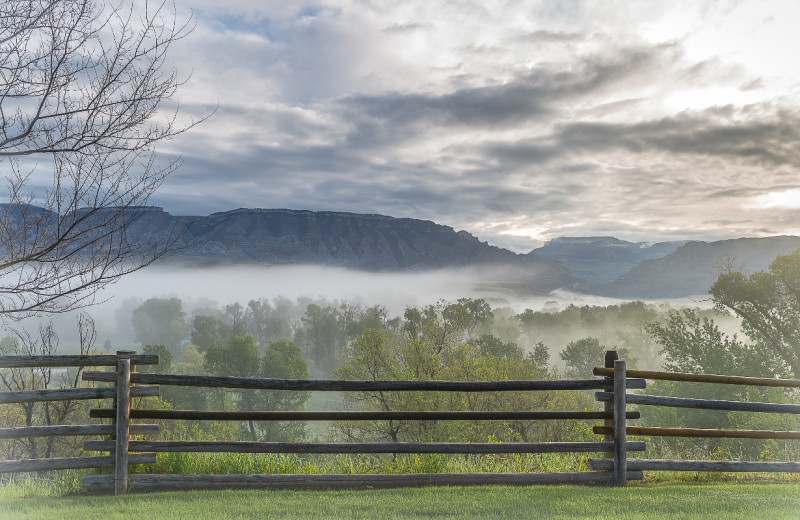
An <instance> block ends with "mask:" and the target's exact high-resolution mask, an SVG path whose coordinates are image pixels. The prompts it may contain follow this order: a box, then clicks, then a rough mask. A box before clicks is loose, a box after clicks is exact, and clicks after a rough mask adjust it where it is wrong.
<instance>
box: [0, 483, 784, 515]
mask: <svg viewBox="0 0 800 520" xmlns="http://www.w3.org/2000/svg"><path fill="white" fill-rule="evenodd" d="M0 517H1V518H3V519H9V520H10V519H40V518H41V519H52V518H58V519H64V520H67V519H81V520H91V519H100V520H114V519H117V518H119V519H123V518H124V519H126V520H127V519H130V518H136V519H137V520H143V519H149V518H165V519H191V520H199V519H201V518H202V519H205V518H222V519H238V518H281V519H295V518H297V519H300V518H303V519H306V518H347V519H362V518H380V519H388V518H405V519H415V518H442V519H445V518H566V519H577V518H592V519H614V520H617V519H623V520H624V519H646V520H658V519H673V518H681V519H693V518H722V519H725V520H735V519H739V518H758V519H797V518H798V517H800V484H796V483H795V484H787V483H768V482H714V483H686V482H668V483H649V484H637V485H631V486H629V487H626V488H607V487H578V486H530V487H508V486H487V487H474V488H464V487H435V488H409V489H392V490H365V491H204V492H203V491H187V492H172V493H152V494H142V495H127V496H122V497H106V496H69V497H62V498H41V497H38V498H13V499H12V498H3V499H2V500H0Z"/></svg>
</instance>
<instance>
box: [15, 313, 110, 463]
mask: <svg viewBox="0 0 800 520" xmlns="http://www.w3.org/2000/svg"><path fill="white" fill-rule="evenodd" d="M76 326H77V328H78V338H79V347H80V354H81V355H87V354H92V353H94V352H95V343H96V341H97V329H96V326H95V322H94V319H93V318H92V317H91V316H89V315H88V314H86V313H83V312H82V313H80V314H78V315H77V316H76ZM11 332H12V333H13V335H12V336H7V337H6V338H4V339H3V340H2V342H1V343H0V355H23V356H52V355H54V354H56V353H57V351H58V344H59V338H58V335H57V334H56V332H55V330H54V328H53V324H52V323H47V324H42V325H40V326H39V329H38V332H37V334H35V335H32V334H30V333H29V332H28V331H26V330H24V329H13V330H12V331H11ZM82 371H83V367H77V368H76V369H68V370H58V369H53V368H52V367H32V368H8V369H3V370H0V390H2V391H8V392H15V391H24V390H46V389H52V388H78V387H79V386H80V383H81V372H82ZM83 404H84V402H83V401H73V400H63V401H45V402H23V403H16V404H15V405H14V406H15V407H17V409H18V411H19V412H20V413H21V415H20V417H19V418H18V419H17V420H16V421H14V420H11V419H8V423H9V424H6V423H5V420H3V419H0V424H2V425H3V426H12V425H16V426H26V427H30V426H49V425H54V424H65V422H66V421H67V419H68V418H70V417H72V418H73V419H74V416H75V415H76V414H77V415H80V414H83V415H86V414H88V411H87V410H82V409H81V407H82V405H83ZM84 419H85V418H84ZM15 423H19V424H15ZM80 442H81V440H80V439H74V438H69V437H65V438H56V437H52V436H50V437H45V438H38V437H27V438H24V439H18V440H16V441H15V442H13V443H11V444H10V445H8V446H6V447H5V449H4V450H3V453H4V455H5V456H10V457H11V458H21V457H28V458H39V457H45V458H48V457H53V456H56V455H59V456H61V455H70V454H72V453H74V452H76V450H78V449H79V447H80Z"/></svg>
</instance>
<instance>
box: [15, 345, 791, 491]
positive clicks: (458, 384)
mask: <svg viewBox="0 0 800 520" xmlns="http://www.w3.org/2000/svg"><path fill="white" fill-rule="evenodd" d="M157 362H158V359H157V357H156V356H137V355H130V354H119V355H113V356H49V357H46V358H44V357H41V358H35V357H24V356H19V357H15V356H0V368H12V369H19V368H28V367H37V366H46V367H89V366H113V367H115V371H112V372H98V371H85V372H83V375H82V379H83V380H84V381H90V382H93V383H110V384H112V385H113V386H108V387H102V388H79V389H68V390H56V389H53V390H50V389H46V390H30V391H29V390H26V391H24V392H0V404H14V403H32V402H39V401H46V400H60V399H109V398H113V399H114V403H115V405H114V407H113V408H94V409H92V410H91V411H90V418H93V419H105V420H109V419H110V420H112V421H113V423H112V424H82V425H52V426H32V427H21V428H0V440H4V439H23V438H37V437H51V436H52V437H59V436H90V437H106V438H108V439H109V440H92V439H90V440H87V441H86V442H85V443H84V445H83V446H84V451H86V452H100V453H102V452H105V453H107V455H102V456H83V457H70V458H50V459H28V460H13V461H0V473H14V472H24V471H50V470H57V469H74V468H105V469H107V470H108V472H107V473H104V474H87V475H85V476H84V477H83V486H84V487H85V488H86V489H88V490H92V491H102V492H109V491H113V492H114V493H115V494H123V493H126V492H128V491H129V490H142V491H145V490H163V489H195V488H276V487H291V488H341V487H364V486H368V487H396V486H420V485H431V484H433V485H482V484H512V485H527V484H541V483H601V484H613V485H624V484H625V483H626V482H627V481H628V480H635V479H642V478H643V471H747V472H773V471H781V472H798V471H800V463H798V462H791V461H787V462H763V461H704V460H663V459H647V458H642V459H639V458H628V452H642V451H645V450H646V444H645V443H644V442H642V441H636V440H634V441H631V440H630V439H628V437H629V436H645V437H656V436H664V437H685V438H752V439H784V440H794V439H800V432H796V431H768V430H724V429H699V428H665V427H655V426H629V425H628V424H627V421H628V420H631V419H638V418H639V412H638V411H635V410H633V411H632V410H628V409H627V408H628V405H631V404H633V405H639V406H672V407H689V408H696V409H707V410H735V411H746V412H755V413H789V414H797V413H800V405H794V404H779V403H754V402H739V401H721V400H712V399H693V398H676V397H667V396H649V395H642V394H637V393H630V391H631V390H641V389H644V388H646V380H645V379H657V380H670V381H684V382H704V383H710V384H736V385H760V386H771V387H783V388H800V381H798V380H785V379H784V380H780V379H764V378H750V377H738V376H724V375H716V374H681V373H670V372H656V371H639V370H627V367H626V365H625V361H622V360H618V359H616V353H613V352H612V353H608V354H607V356H606V362H605V365H606V366H605V367H604V368H596V369H595V371H594V373H595V375H596V376H600V378H599V379H591V380H559V381H547V380H546V381H340V380H287V379H259V378H244V377H216V376H188V375H176V374H145V373H138V372H135V371H133V370H132V368H131V367H132V366H133V365H136V364H154V363H157ZM151 385H159V386H151ZM160 385H178V386H191V387H201V388H230V389H262V390H281V391H289V392H291V391H322V392H331V391H335V392H352V391H361V392H364V391H373V392H378V391H401V392H402V391H424V392H427V391H434V392H507V391H524V392H537V391H549V392H561V391H584V392H585V391H592V390H596V391H597V392H596V393H595V398H596V399H597V400H598V401H600V402H602V403H603V411H585V410H576V411H570V410H565V411H536V410H511V411H463V410H447V411H393V410H384V411H292V412H275V411H258V410H253V411H200V410H155V409H147V408H144V409H132V408H131V406H130V405H131V402H132V398H133V397H136V396H148V395H158V392H159V387H160ZM140 419H146V420H161V421H164V420H193V421H203V420H213V421H375V420H409V421H456V420H467V421H491V420H525V421H540V420H541V421H553V420H600V421H603V424H602V425H597V426H594V433H595V434H597V435H602V441H597V442H509V443H462V442H426V443H423V442H361V443H355V442H294V443H289V442H250V441H237V442H222V441H219V442H217V441H204V442H197V441H188V440H186V441H183V440H170V441H163V440H153V441H145V440H132V439H131V435H152V434H155V433H158V426H157V425H156V424H131V421H132V420H140ZM168 452H173V453H174V452H220V453H226V452H227V453H231V452H235V453H295V454H310V453H314V454H316V453H320V454H327V453H351V454H366V453H370V454H373V453H374V454H399V453H441V454H490V453H494V454H501V453H594V452H598V453H602V458H591V459H589V467H590V471H579V472H550V473H464V474H451V473H442V474H431V473H418V474H402V475H395V474H391V475H376V474H370V475H352V474H341V475H331V474H324V475H308V474H302V475H285V474H269V475H152V474H129V472H128V467H129V465H131V464H142V463H152V462H154V461H155V460H156V458H157V454H158V453H168Z"/></svg>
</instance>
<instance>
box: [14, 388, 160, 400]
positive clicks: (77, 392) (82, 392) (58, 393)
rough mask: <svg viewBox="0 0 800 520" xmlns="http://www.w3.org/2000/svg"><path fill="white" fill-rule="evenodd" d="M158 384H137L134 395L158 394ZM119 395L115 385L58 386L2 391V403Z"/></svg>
mask: <svg viewBox="0 0 800 520" xmlns="http://www.w3.org/2000/svg"><path fill="white" fill-rule="evenodd" d="M158 395H160V394H159V388H158V387H157V386H136V387H133V388H131V396H133V397H149V396H158ZM116 397H117V389H116V388H115V387H107V388H57V389H53V390H20V391H17V392H0V404H10V403H24V402H41V401H72V400H76V399H114V398H116Z"/></svg>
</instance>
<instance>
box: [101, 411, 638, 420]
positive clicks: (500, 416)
mask: <svg viewBox="0 0 800 520" xmlns="http://www.w3.org/2000/svg"><path fill="white" fill-rule="evenodd" d="M115 414H116V411H115V410H114V409H113V408H94V409H92V410H90V412H89V416H90V417H92V418H97V419H110V418H113V417H114V416H115ZM639 417H640V414H639V412H626V414H625V418H626V419H639ZM611 418H613V414H612V413H611V412H516V411H511V412H481V411H478V412H472V411H443V412H429V411H420V412H415V411H405V412H310V411H309V412H215V411H195V410H150V409H136V410H131V419H162V420H164V419H173V420H188V421H379V420H384V421H386V420H389V421H437V420H444V421H448V420H449V421H454V420H459V421H461V420H463V421H492V420H494V421H501V420H511V421H545V420H591V419H611Z"/></svg>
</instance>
